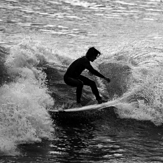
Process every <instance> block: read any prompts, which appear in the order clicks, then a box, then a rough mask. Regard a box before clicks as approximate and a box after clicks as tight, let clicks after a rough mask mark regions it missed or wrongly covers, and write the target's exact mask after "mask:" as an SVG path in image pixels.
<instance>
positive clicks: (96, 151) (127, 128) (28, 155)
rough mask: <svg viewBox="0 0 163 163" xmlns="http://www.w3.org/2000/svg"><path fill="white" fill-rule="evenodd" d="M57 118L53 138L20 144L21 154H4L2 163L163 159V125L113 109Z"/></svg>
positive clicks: (158, 160)
mask: <svg viewBox="0 0 163 163" xmlns="http://www.w3.org/2000/svg"><path fill="white" fill-rule="evenodd" d="M57 117H58V118H56V119H57V120H55V121H54V124H55V125H56V126H55V128H56V130H55V135H54V140H53V141H47V140H44V141H43V142H41V143H35V144H33V145H32V144H31V145H27V144H26V145H20V146H19V149H20V150H21V153H22V156H19V157H3V158H2V160H3V161H2V162H31V163H34V162H45V163H52V162H57V163H69V162H74V163H79V162H83V163H87V162H90V163H93V162H97V163H104V162H106V163H108V162H125V163H126V162H135V163H138V162H146V163H147V162H155V163H156V162H157V163H159V162H162V160H163V158H162V149H163V143H162V136H163V132H162V127H161V126H160V127H156V126H155V125H154V124H153V123H150V122H149V121H148V122H147V121H141V122H139V121H136V120H131V119H128V120H125V119H120V118H118V116H117V115H116V114H115V113H114V112H113V109H112V108H111V109H110V111H109V110H108V108H107V109H105V110H103V111H101V112H100V113H94V116H85V115H84V116H79V115H77V116H73V118H72V116H70V117H69V116H64V115H62V116H57ZM61 117H62V118H61ZM9 160H10V161H9Z"/></svg>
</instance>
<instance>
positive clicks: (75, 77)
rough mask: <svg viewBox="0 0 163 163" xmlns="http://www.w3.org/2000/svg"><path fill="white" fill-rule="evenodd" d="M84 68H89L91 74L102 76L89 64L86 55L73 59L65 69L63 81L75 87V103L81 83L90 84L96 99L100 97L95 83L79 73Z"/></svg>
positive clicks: (78, 96)
mask: <svg viewBox="0 0 163 163" xmlns="http://www.w3.org/2000/svg"><path fill="white" fill-rule="evenodd" d="M85 69H87V70H89V71H90V72H91V73H92V74H94V75H96V76H98V77H101V78H104V76H103V75H102V74H101V73H99V72H98V71H97V70H95V69H94V68H93V67H92V66H91V64H90V61H89V60H88V59H87V58H86V56H83V57H81V58H78V59H77V60H75V61H74V62H73V63H72V64H71V65H70V66H69V68H68V69H67V72H66V73H65V75H64V81H65V83H66V84H67V85H70V86H73V87H77V91H76V94H77V103H80V98H81V94H82V88H83V85H88V86H90V87H91V89H92V92H93V94H94V95H95V96H96V99H97V100H99V99H101V97H100V95H99V92H98V89H97V86H96V83H95V82H94V81H92V80H90V79H88V78H87V77H85V76H82V75H81V73H82V71H84V70H85Z"/></svg>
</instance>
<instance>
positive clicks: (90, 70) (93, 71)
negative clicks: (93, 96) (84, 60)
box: [87, 64, 110, 82]
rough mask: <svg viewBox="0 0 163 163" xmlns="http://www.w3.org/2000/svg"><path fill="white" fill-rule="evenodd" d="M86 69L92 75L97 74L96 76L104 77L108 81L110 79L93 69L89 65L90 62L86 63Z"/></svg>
mask: <svg viewBox="0 0 163 163" xmlns="http://www.w3.org/2000/svg"><path fill="white" fill-rule="evenodd" d="M87 69H88V70H89V72H90V73H92V74H93V75H96V76H98V77H100V78H103V79H105V80H106V81H107V82H110V79H109V78H107V77H105V76H104V75H102V74H101V73H100V72H98V71H97V70H95V69H94V68H93V67H92V66H91V64H88V65H87Z"/></svg>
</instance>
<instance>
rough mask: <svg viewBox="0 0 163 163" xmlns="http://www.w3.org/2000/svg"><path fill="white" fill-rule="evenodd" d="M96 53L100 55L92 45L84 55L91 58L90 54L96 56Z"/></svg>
mask: <svg viewBox="0 0 163 163" xmlns="http://www.w3.org/2000/svg"><path fill="white" fill-rule="evenodd" d="M98 55H101V53H100V52H99V51H98V50H97V49H95V48H94V47H91V48H89V49H88V51H87V53H86V57H87V58H88V59H89V58H91V57H92V56H98Z"/></svg>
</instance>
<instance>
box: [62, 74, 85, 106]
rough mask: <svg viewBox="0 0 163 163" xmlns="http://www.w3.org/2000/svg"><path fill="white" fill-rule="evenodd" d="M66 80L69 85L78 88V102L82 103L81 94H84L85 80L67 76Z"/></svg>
mask: <svg viewBox="0 0 163 163" xmlns="http://www.w3.org/2000/svg"><path fill="white" fill-rule="evenodd" d="M64 81H65V83H66V84H67V85H70V86H72V87H77V88H76V101H77V103H80V99H81V95H82V89H83V81H81V80H79V79H75V78H71V77H65V78H64Z"/></svg>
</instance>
